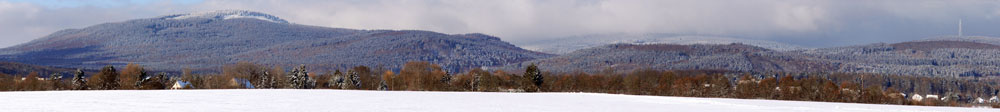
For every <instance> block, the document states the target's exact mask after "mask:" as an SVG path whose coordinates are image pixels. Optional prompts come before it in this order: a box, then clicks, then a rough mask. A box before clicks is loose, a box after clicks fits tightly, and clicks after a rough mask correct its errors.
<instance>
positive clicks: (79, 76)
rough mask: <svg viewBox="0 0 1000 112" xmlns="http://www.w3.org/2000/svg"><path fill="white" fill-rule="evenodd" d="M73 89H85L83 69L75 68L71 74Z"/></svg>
mask: <svg viewBox="0 0 1000 112" xmlns="http://www.w3.org/2000/svg"><path fill="white" fill-rule="evenodd" d="M72 83H73V89H75V90H86V89H87V82H86V81H85V80H84V76H83V70H82V69H76V74H74V75H73V82H72Z"/></svg>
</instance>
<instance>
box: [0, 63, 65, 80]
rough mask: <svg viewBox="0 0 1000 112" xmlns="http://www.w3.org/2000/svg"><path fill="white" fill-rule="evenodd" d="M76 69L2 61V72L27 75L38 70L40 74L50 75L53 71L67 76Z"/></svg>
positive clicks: (0, 70) (0, 68) (0, 67)
mask: <svg viewBox="0 0 1000 112" xmlns="http://www.w3.org/2000/svg"><path fill="white" fill-rule="evenodd" d="M75 71H76V70H75V69H67V68H55V67H46V66H39V65H31V64H24V63H14V62H0V74H11V75H27V74H29V73H31V72H38V73H39V75H43V76H48V75H50V74H53V73H60V75H63V76H64V77H65V76H70V75H69V73H74V72H75Z"/></svg>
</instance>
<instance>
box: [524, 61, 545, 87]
mask: <svg viewBox="0 0 1000 112" xmlns="http://www.w3.org/2000/svg"><path fill="white" fill-rule="evenodd" d="M524 76H525V77H528V78H529V79H531V82H532V84H535V86H537V87H541V86H542V83H543V82H544V81H545V78H544V77H542V72H541V71H540V70H538V66H536V65H535V64H531V65H528V68H527V69H525V70H524Z"/></svg>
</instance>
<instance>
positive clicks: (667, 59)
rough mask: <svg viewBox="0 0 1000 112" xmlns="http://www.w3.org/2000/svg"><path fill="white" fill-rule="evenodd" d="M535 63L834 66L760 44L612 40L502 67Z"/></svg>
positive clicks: (577, 67) (562, 67) (564, 68)
mask: <svg viewBox="0 0 1000 112" xmlns="http://www.w3.org/2000/svg"><path fill="white" fill-rule="evenodd" d="M531 63H537V64H538V65H539V66H540V67H541V68H542V69H545V70H550V71H553V72H589V73H594V72H600V71H602V70H607V69H611V70H615V71H619V72H629V71H633V70H639V69H655V70H665V69H666V70H725V71H739V72H764V71H786V72H817V71H828V70H831V69H833V68H832V66H830V65H831V64H829V63H825V62H824V61H814V59H813V58H808V57H803V56H801V55H799V54H794V53H784V52H781V51H774V50H770V49H765V48H761V47H756V46H751V45H745V44H739V43H733V44H724V45H717V44H694V45H677V44H643V45H635V44H612V45H606V46H601V47H595V48H588V49H582V50H578V51H574V52H571V53H567V54H564V55H560V56H557V57H553V58H547V59H541V60H535V61H528V62H523V63H520V64H516V65H508V66H506V67H505V69H517V68H523V66H527V65H528V64H531Z"/></svg>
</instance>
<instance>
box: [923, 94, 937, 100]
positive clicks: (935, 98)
mask: <svg viewBox="0 0 1000 112" xmlns="http://www.w3.org/2000/svg"><path fill="white" fill-rule="evenodd" d="M924 98H928V99H934V100H937V99H939V97H938V95H932V94H928V95H927V96H924Z"/></svg>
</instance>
